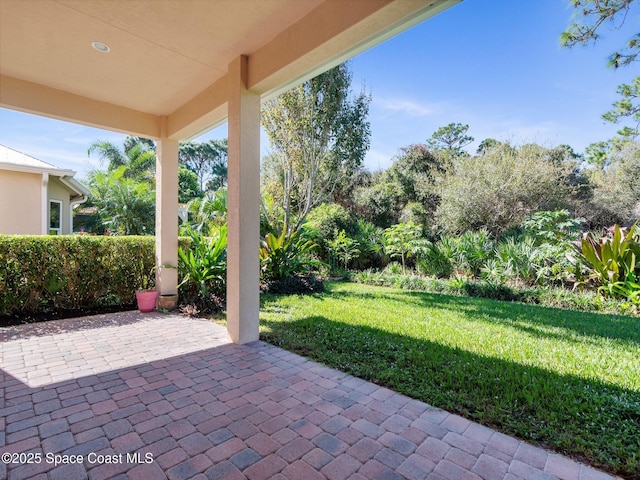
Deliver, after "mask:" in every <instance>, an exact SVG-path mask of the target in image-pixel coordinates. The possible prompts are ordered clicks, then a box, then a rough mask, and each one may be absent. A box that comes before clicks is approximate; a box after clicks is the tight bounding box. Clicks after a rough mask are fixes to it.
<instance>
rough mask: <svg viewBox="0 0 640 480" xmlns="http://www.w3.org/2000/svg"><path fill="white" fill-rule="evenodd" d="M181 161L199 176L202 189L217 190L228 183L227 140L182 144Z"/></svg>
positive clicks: (179, 155)
mask: <svg viewBox="0 0 640 480" xmlns="http://www.w3.org/2000/svg"><path fill="white" fill-rule="evenodd" d="M178 158H179V160H180V163H181V164H182V165H184V166H185V167H187V168H188V169H189V170H191V171H192V172H194V173H195V174H196V175H197V176H198V183H199V185H200V190H203V191H204V190H217V189H218V188H220V187H224V186H225V185H226V184H227V140H226V139H224V140H210V141H208V142H202V143H198V142H185V143H181V144H180V150H179V153H178Z"/></svg>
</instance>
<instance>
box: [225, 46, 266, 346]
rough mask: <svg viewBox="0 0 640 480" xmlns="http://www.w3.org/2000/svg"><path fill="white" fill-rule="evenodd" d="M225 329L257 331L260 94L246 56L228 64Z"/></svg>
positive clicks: (242, 333) (238, 334) (238, 333)
mask: <svg viewBox="0 0 640 480" xmlns="http://www.w3.org/2000/svg"><path fill="white" fill-rule="evenodd" d="M228 78H229V89H228V95H229V99H228V109H229V111H228V113H229V114H228V120H229V156H228V180H227V181H228V192H227V212H228V246H227V330H228V332H229V336H230V337H231V340H232V341H233V342H234V343H248V342H253V341H255V340H258V337H259V319H258V313H259V300H260V292H259V281H260V260H259V256H258V247H259V241H260V96H259V95H258V94H256V93H254V92H250V91H249V90H247V88H246V85H247V57H244V56H241V57H239V58H237V59H236V60H234V61H233V62H231V63H230V64H229V72H228Z"/></svg>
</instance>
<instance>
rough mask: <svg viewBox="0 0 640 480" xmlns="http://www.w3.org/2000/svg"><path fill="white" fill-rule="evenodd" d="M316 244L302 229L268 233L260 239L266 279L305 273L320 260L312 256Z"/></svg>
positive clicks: (263, 278)
mask: <svg viewBox="0 0 640 480" xmlns="http://www.w3.org/2000/svg"><path fill="white" fill-rule="evenodd" d="M315 248H316V244H315V243H313V242H312V241H311V240H308V239H306V238H305V237H304V236H303V233H302V231H300V230H298V231H296V232H294V233H288V232H287V230H286V229H284V228H283V229H282V233H280V235H278V236H276V235H274V234H273V233H271V232H269V233H267V234H266V235H265V236H264V238H263V239H262V240H261V241H260V272H261V279H262V280H264V281H279V280H283V279H284V278H287V277H292V276H294V275H304V274H308V273H309V272H310V271H311V268H312V267H313V266H317V265H319V262H318V261H316V260H313V259H312V258H311V255H310V254H311V253H312V252H313V251H314V250H315Z"/></svg>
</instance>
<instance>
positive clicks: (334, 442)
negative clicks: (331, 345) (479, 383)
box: [0, 312, 613, 480]
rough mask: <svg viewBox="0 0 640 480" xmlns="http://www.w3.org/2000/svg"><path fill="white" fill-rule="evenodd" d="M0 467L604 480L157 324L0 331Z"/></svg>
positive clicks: (331, 380) (491, 435) (343, 381)
mask: <svg viewBox="0 0 640 480" xmlns="http://www.w3.org/2000/svg"><path fill="white" fill-rule="evenodd" d="M0 452H2V453H3V454H5V455H3V457H2V458H3V462H2V463H0V478H9V479H11V480H14V479H15V480H18V479H40V478H41V479H46V478H49V479H58V478H60V479H68V480H73V479H82V478H90V479H96V480H98V479H111V478H121V479H127V478H128V479H163V478H170V479H186V478H202V479H205V478H209V479H220V480H227V479H229V480H233V479H243V478H248V479H251V480H253V479H290V480H295V479H304V480H313V479H322V478H328V479H353V480H358V479H396V478H397V479H402V478H407V479H425V478H429V479H456V480H457V479H480V478H484V479H511V480H515V479H518V478H523V479H547V478H549V479H550V478H561V479H571V480H573V479H575V480H579V479H584V480H587V479H606V478H613V477H610V476H608V475H606V474H604V473H602V472H599V471H597V470H594V469H591V468H588V467H586V466H584V465H580V464H578V463H575V462H573V461H571V460H569V459H567V458H565V457H563V456H560V455H557V454H552V453H549V452H547V451H545V450H542V449H540V448H536V447H533V446H530V445H528V444H526V443H523V442H520V441H518V440H517V439H514V438H511V437H508V436H506V435H503V434H501V433H499V432H496V431H494V430H491V429H489V428H486V427H483V426H481V425H478V424H475V423H472V422H470V421H468V420H465V419H463V418H461V417H459V416H457V415H452V414H449V413H447V412H445V411H442V410H439V409H434V408H432V407H430V406H429V405H426V404H425V403H423V402H419V401H416V400H412V399H410V398H408V397H406V396H403V395H400V394H397V393H395V392H393V391H391V390H388V389H386V388H383V387H380V386H377V385H375V384H372V383H369V382H365V381H363V380H360V379H357V378H355V377H352V376H350V375H346V374H344V373H341V372H339V371H337V370H334V369H330V368H327V367H324V366H322V365H320V364H318V363H315V362H312V361H309V360H307V359H305V358H303V357H300V356H298V355H295V354H292V353H289V352H287V351H284V350H281V349H279V348H276V347H273V346H271V345H268V344H265V343H263V342H253V343H249V344H246V345H236V344H233V343H231V342H230V341H229V340H228V338H227V332H226V329H225V328H224V327H222V326H219V325H216V324H214V323H211V322H209V321H206V320H201V319H191V318H186V317H181V316H178V315H168V314H161V313H152V314H139V313H137V312H124V313H119V314H110V315H100V316H95V317H84V318H80V319H68V320H59V321H54V322H49V323H43V324H33V325H23V326H17V327H7V328H4V329H0ZM7 452H8V453H14V454H27V455H22V456H20V455H9V456H8V458H7V455H6V453H7ZM29 454H33V455H29ZM38 454H39V455H38ZM7 460H9V461H8V462H7ZM14 461H15V462H14ZM27 461H31V463H27ZM74 461H80V463H71V462H74ZM56 462H58V463H59V464H58V465H56V464H55V463H56Z"/></svg>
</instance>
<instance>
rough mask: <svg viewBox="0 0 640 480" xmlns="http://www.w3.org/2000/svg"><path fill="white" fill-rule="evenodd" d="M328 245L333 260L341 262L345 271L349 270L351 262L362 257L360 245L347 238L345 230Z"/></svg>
mask: <svg viewBox="0 0 640 480" xmlns="http://www.w3.org/2000/svg"><path fill="white" fill-rule="evenodd" d="M328 244H329V251H330V253H331V257H332V259H335V261H337V262H340V263H341V264H342V267H343V268H344V269H345V270H347V269H348V268H349V262H351V261H352V260H354V259H356V258H357V257H359V256H360V244H359V243H358V241H357V240H354V239H353V238H349V237H347V234H346V233H345V231H344V230H340V232H339V233H338V234H337V235H335V236H334V238H333V240H330V241H329V242H328Z"/></svg>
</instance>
